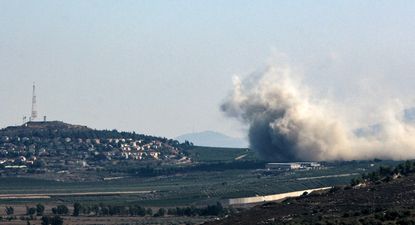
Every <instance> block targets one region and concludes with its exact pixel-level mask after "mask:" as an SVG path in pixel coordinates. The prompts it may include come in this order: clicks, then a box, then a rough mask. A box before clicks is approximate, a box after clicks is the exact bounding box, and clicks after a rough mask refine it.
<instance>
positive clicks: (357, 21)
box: [0, 0, 415, 137]
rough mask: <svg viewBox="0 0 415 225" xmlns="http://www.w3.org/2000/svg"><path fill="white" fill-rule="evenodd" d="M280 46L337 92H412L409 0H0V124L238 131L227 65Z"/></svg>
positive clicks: (256, 61) (247, 67) (243, 63)
mask: <svg viewBox="0 0 415 225" xmlns="http://www.w3.org/2000/svg"><path fill="white" fill-rule="evenodd" d="M274 55H284V57H286V59H287V61H289V63H290V64H292V65H294V66H295V68H297V69H298V70H299V71H301V72H302V73H303V74H304V79H305V80H306V81H307V82H308V83H309V85H311V86H312V87H313V88H315V89H316V90H318V91H319V92H321V93H324V94H328V95H332V96H335V97H336V98H338V99H341V100H342V101H345V102H347V103H350V102H353V99H358V98H360V97H361V95H362V93H364V94H368V92H369V91H366V92H365V91H362V90H368V87H370V90H371V91H370V93H371V94H372V95H373V98H374V99H376V98H380V97H382V96H381V95H379V93H381V94H383V95H387V96H389V97H395V96H396V97H403V98H405V100H407V101H410V102H411V101H413V100H414V99H415V98H413V97H412V96H415V74H414V72H415V1H409V0H408V1H381V0H376V1H362V0H357V1H351V0H347V1H346V0H344V1H334V0H327V1H309V0H305V1H291V0H290V1H288V0H286V1H276V0H273V1H251V0H247V1H231V0H229V1H212V0H209V1H190V0H189V1H174V0H166V1H154V0H149V1H138V0H134V1H121V0H120V1H118V0H117V1H116V0H113V1H104V0H99V1H86V0H79V1H75V0H70V1H69V0H68V1H56V0H50V1H41V0H39V1H27V0H25V1H18V0H0V126H1V127H5V126H8V125H14V124H18V123H21V120H22V117H23V116H24V115H29V113H30V108H31V105H30V104H31V85H32V82H33V81H35V82H36V84H37V87H38V92H37V95H38V111H39V114H40V115H47V116H48V118H49V119H50V120H62V121H65V122H69V123H75V124H83V125H88V126H90V127H92V128H99V129H101V128H106V129H113V128H116V129H119V130H127V131H137V132H140V133H146V134H153V135H158V136H167V137H175V136H178V135H180V134H183V133H187V132H191V131H202V130H216V131H220V132H224V133H226V134H229V135H233V136H241V135H243V132H242V129H243V127H241V126H240V125H238V124H237V123H236V122H234V121H232V120H229V119H227V118H225V117H224V116H223V115H222V113H221V112H220V110H219V105H220V104H221V103H222V101H223V100H224V98H225V97H226V95H227V94H228V93H229V92H230V90H231V88H232V76H233V75H235V74H239V75H241V76H247V75H248V74H250V73H251V72H253V71H255V70H257V69H260V68H262V67H263V66H265V65H266V64H267V63H269V62H270V61H272V59H274V58H278V59H281V57H274Z"/></svg>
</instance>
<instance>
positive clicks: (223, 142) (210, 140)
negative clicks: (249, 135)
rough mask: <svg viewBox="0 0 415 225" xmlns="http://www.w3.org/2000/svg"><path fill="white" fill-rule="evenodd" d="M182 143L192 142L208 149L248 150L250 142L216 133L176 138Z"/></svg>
mask: <svg viewBox="0 0 415 225" xmlns="http://www.w3.org/2000/svg"><path fill="white" fill-rule="evenodd" d="M176 139H177V140H178V141H180V142H184V141H186V140H187V141H190V142H192V143H193V144H194V145H198V146H208V147H227V148H247V147H248V142H247V141H245V140H243V139H242V138H234V137H229V136H227V135H225V134H222V133H219V132H215V131H203V132H198V133H189V134H184V135H181V136H179V137H177V138H176Z"/></svg>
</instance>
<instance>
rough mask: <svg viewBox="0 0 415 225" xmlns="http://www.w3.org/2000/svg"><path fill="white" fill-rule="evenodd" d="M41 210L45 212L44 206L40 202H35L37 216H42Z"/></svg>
mask: <svg viewBox="0 0 415 225" xmlns="http://www.w3.org/2000/svg"><path fill="white" fill-rule="evenodd" d="M43 212H45V206H44V205H42V204H37V205H36V214H37V215H38V216H42V215H43Z"/></svg>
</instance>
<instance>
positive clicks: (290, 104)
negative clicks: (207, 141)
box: [221, 66, 415, 161]
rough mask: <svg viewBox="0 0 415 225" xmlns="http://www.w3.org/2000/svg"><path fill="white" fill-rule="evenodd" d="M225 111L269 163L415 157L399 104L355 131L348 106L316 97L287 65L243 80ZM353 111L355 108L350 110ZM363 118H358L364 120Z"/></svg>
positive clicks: (414, 141) (412, 135)
mask: <svg viewBox="0 0 415 225" xmlns="http://www.w3.org/2000/svg"><path fill="white" fill-rule="evenodd" d="M233 82H234V90H233V92H232V93H231V95H230V96H229V97H228V98H227V99H226V101H225V103H224V104H223V105H222V106H221V109H222V110H223V111H224V112H225V114H226V115H228V116H230V117H234V118H237V119H239V120H240V121H242V122H243V123H244V124H247V125H248V126H249V132H248V137H249V141H250V146H251V148H253V149H254V150H257V151H258V152H259V153H260V155H262V156H263V157H264V158H265V159H268V160H279V161H291V160H352V159H373V158H383V159H409V158H415V127H414V126H413V125H411V124H410V123H406V122H405V120H404V118H403V112H404V109H405V107H404V106H403V105H402V104H400V103H399V101H398V100H395V101H394V102H393V103H392V104H387V105H386V104H385V105H383V106H381V107H378V109H381V110H379V111H378V112H375V111H374V110H375V109H372V110H371V111H364V112H363V113H364V114H371V117H373V114H374V113H376V114H377V118H380V121H379V123H378V124H375V125H373V126H368V127H366V128H361V129H357V128H358V127H352V124H353V125H355V124H359V121H357V120H356V119H354V118H356V117H355V116H350V115H348V114H346V113H344V112H343V110H342V109H344V108H346V107H345V106H339V105H336V103H334V102H332V101H329V100H328V99H327V98H323V99H322V98H317V96H315V95H313V92H312V91H311V90H310V89H309V88H308V87H307V86H305V85H304V84H303V83H302V82H301V81H300V79H299V78H298V77H297V76H295V74H294V73H293V72H292V71H291V70H290V68H289V67H276V66H270V67H268V68H267V69H266V70H265V71H264V72H262V73H260V74H254V75H252V76H250V77H248V78H247V79H245V80H241V79H239V78H238V77H235V78H234V81H233ZM350 107H353V106H350ZM364 114H363V115H360V118H364V117H365V116H364Z"/></svg>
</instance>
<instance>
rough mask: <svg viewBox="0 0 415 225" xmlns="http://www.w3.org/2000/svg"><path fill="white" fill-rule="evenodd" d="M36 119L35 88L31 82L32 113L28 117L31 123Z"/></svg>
mask: <svg viewBox="0 0 415 225" xmlns="http://www.w3.org/2000/svg"><path fill="white" fill-rule="evenodd" d="M36 118H37V110H36V86H35V83H34V82H33V94H32V113H31V115H30V120H31V121H33V120H35V119H36Z"/></svg>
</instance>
